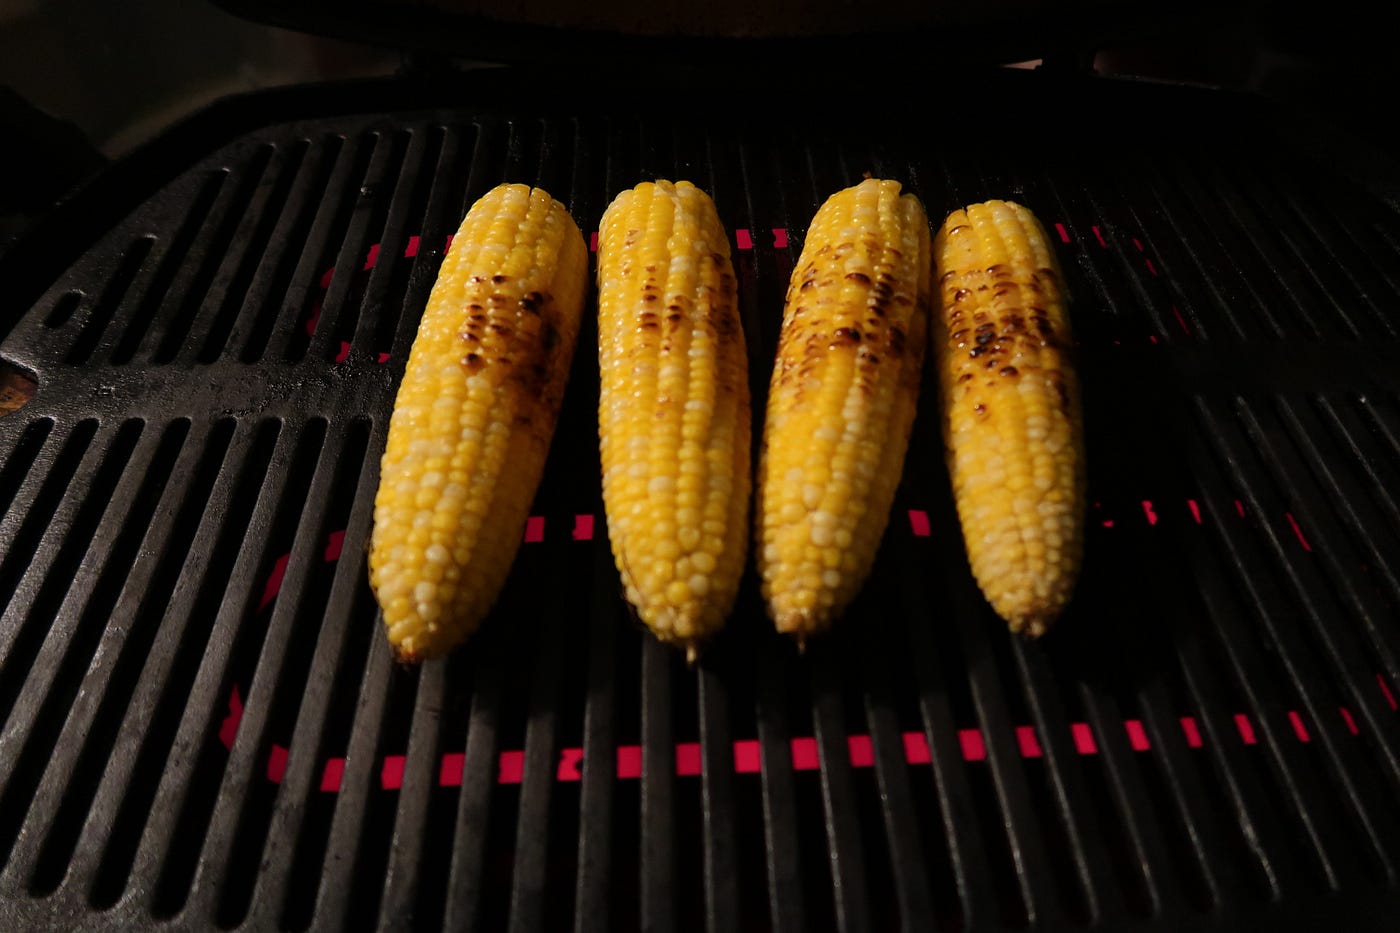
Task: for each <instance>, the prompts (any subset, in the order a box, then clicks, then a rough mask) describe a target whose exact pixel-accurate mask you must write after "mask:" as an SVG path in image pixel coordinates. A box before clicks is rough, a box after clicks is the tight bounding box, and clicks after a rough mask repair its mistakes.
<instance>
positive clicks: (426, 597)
mask: <svg viewBox="0 0 1400 933" xmlns="http://www.w3.org/2000/svg"><path fill="white" fill-rule="evenodd" d="M587 276H588V248H587V246H585V245H584V242H583V236H582V234H580V233H579V229H578V227H577V226H575V224H574V221H573V218H571V217H570V216H569V213H568V211H567V210H565V208H564V206H563V205H562V204H560V203H559V202H557V201H555V200H554V199H553V198H551V197H550V196H549V195H548V194H546V193H545V192H543V191H541V190H539V189H538V188H536V189H533V190H532V189H530V188H529V187H528V186H526V185H501V186H500V187H498V188H495V189H493V190H491V191H489V192H487V193H486V194H485V195H484V196H483V197H482V198H481V200H479V201H477V202H476V204H474V205H473V206H472V208H471V210H470V211H468V213H467V216H466V218H465V219H464V220H463V221H462V226H461V229H460V230H458V231H457V235H456V237H454V238H453V241H452V246H451V248H450V249H449V250H448V252H447V255H446V257H444V259H443V262H442V268H441V270H440V271H439V273H438V278H437V282H436V283H435V284H434V286H433V290H432V293H431V294H430V295H429V297H428V305H427V308H426V310H425V311H424V312H423V319H422V322H421V323H420V324H419V326H418V334H417V336H416V337H415V338H414V341H413V348H412V349H411V350H410V351H409V355H408V366H407V368H406V370H405V371H404V376H403V382H402V383H401V384H400V386H399V390H398V396H397V398H396V399H395V401H394V411H393V415H392V416H391V417H390V419H389V438H388V443H387V445H386V446H385V450H384V457H383V459H382V461H381V463H380V479H379V491H378V493H377V494H376V496H375V500H374V532H373V535H372V536H371V540H370V553H369V567H370V586H371V587H372V588H373V589H374V593H375V596H376V598H377V599H378V600H379V605H380V607H381V608H382V609H383V613H384V624H385V627H386V629H387V631H388V636H389V643H390V644H391V645H392V646H393V648H394V651H395V653H396V654H397V655H398V657H399V658H400V659H401V660H403V661H418V660H422V659H426V658H433V657H438V656H440V655H442V654H444V653H446V652H447V651H450V650H451V649H452V648H453V647H455V646H456V645H458V644H459V643H461V642H462V641H463V640H464V639H465V638H466V637H467V636H468V635H470V634H471V633H472V632H473V631H475V629H476V627H477V626H478V625H479V624H480V622H481V620H482V618H483V617H484V616H485V615H486V613H487V612H488V611H489V610H490V608H491V605H492V604H493V603H494V602H495V601H496V597H497V595H498V594H499V592H500V590H501V587H502V586H503V585H504V583H505V580H506V576H507V574H508V573H509V571H510V565H511V562H512V560H513V559H514V557H515V552H516V549H517V548H518V547H519V546H520V541H521V538H522V536H523V529H524V526H525V520H526V518H527V517H528V512H529V508H530V503H531V500H532V499H533V498H534V494H535V488H536V486H538V484H539V480H540V474H541V472H542V471H543V469H544V461H545V454H546V453H547V451H548V449H549V443H550V439H551V437H552V436H553V433H554V424H555V421H556V419H557V417H558V414H559V405H560V403H561V401H562V398H563V394H564V384H565V381H566V379H567V378H568V370H569V361H570V359H571V358H572V356H573V351H574V343H575V340H576V338H577V336H578V328H579V319H580V317H581V314H582V310H583V295H584V289H585V287H586V284H587Z"/></svg>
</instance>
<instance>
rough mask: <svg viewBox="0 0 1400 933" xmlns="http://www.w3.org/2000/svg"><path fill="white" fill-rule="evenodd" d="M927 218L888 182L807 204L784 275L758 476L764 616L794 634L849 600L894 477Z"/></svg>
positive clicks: (866, 564)
mask: <svg viewBox="0 0 1400 933" xmlns="http://www.w3.org/2000/svg"><path fill="white" fill-rule="evenodd" d="M930 288H931V284H930V260H929V225H928V217H927V216H926V215H925V213H924V208H923V205H922V204H920V203H919V200H918V198H916V197H914V196H913V195H909V194H905V195H901V194H900V184H899V182H896V181H885V180H880V179H867V180H866V181H864V182H862V183H861V184H859V185H856V186H855V187H853V188H847V189H846V190H844V191H840V192H838V193H836V194H834V195H832V196H831V197H830V198H829V199H827V201H826V203H825V204H823V205H822V206H821V209H820V210H818V211H817V215H816V217H815V218H814V219H813V221H812V225H811V229H810V230H808V232H807V238H806V241H805V243H804V244H803V247H802V254H801V256H800V257H799V258H798V260H797V266H796V267H795V268H794V270H793V273H792V279H791V281H790V283H789V285H788V291H787V302H786V306H785V309H784V312H783V325H782V330H781V332H780V335H779V338H778V360H777V363H776V365H775V367H774V370H773V376H772V380H771V383H770V386H769V394H768V414H767V421H766V422H765V424H764V433H763V451H762V455H761V459H760V464H759V476H758V506H757V510H758V519H757V526H758V528H757V535H758V540H759V545H758V547H759V548H760V550H759V554H758V569H759V574H760V576H761V578H762V585H763V595H764V598H765V599H766V600H767V603H768V611H769V614H770V615H771V616H772V617H773V621H774V623H775V624H776V626H777V628H778V630H779V631H781V632H788V633H790V634H792V635H794V636H796V637H797V639H798V642H799V644H803V643H804V641H805V639H806V638H807V636H809V635H812V634H815V633H817V632H820V631H822V630H823V629H825V628H827V627H828V626H830V625H831V623H832V620H833V619H834V618H835V617H836V616H837V615H839V614H840V613H841V612H842V611H843V610H844V609H845V607H846V606H847V604H848V603H850V601H851V600H852V599H853V598H854V597H855V595H856V593H857V592H858V591H859V589H860V587H861V585H862V584H863V583H864V581H865V578H866V576H867V575H868V574H869V572H870V567H871V564H872V563H873V562H874V559H875V552H876V550H877V548H878V547H879V544H880V538H881V536H882V535H883V534H884V531H885V525H886V523H887V522H888V520H889V512H890V506H891V504H892V503H893V501H894V494H895V489H896V487H897V486H898V485H899V479H900V472H901V470H902V468H903V464H904V454H905V451H906V449H907V447H908V443H909V431H910V428H911V426H912V424H913V421H914V412H915V407H916V403H917V401H918V390H919V372H920V367H921V366H922V365H923V359H924V347H925V341H926V340H927V336H926V333H925V332H926V330H927V327H928V306H929V301H930V297H931V296H930Z"/></svg>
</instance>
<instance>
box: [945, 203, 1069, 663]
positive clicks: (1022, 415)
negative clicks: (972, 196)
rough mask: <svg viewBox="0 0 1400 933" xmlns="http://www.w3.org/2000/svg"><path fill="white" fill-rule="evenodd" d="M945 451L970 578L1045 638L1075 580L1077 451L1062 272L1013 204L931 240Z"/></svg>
mask: <svg viewBox="0 0 1400 933" xmlns="http://www.w3.org/2000/svg"><path fill="white" fill-rule="evenodd" d="M933 251H934V258H935V261H936V263H937V275H938V285H939V294H940V297H941V313H940V314H936V315H935V318H936V323H935V325H934V327H933V354H934V356H935V357H936V359H937V366H938V377H939V383H940V388H941V392H942V396H943V399H942V402H943V416H944V417H943V430H944V445H945V448H946V450H947V457H948V472H949V474H950V475H951V476H952V480H953V492H954V497H955V499H956V501H957V508H958V519H959V521H960V522H961V524H962V530H963V539H964V541H965V542H966V545H967V555H968V559H969V561H970V562H971V564H972V572H973V575H974V576H975V577H976V579H977V583H978V585H979V586H980V587H981V588H982V593H983V595H984V596H986V598H987V601H988V602H990V603H991V604H992V607H993V608H994V609H996V611H997V614H998V615H1000V616H1001V617H1002V618H1003V619H1005V620H1006V621H1007V623H1008V624H1009V625H1010V626H1011V629H1012V630H1013V631H1016V632H1026V633H1027V634H1030V635H1033V636H1039V635H1041V634H1043V633H1044V632H1045V631H1046V629H1047V628H1048V627H1049V626H1050V625H1051V624H1052V623H1053V622H1054V620H1055V619H1056V617H1058V616H1059V615H1060V613H1061V612H1062V611H1063V610H1064V607H1065V604H1066V603H1067V602H1068V601H1069V597H1070V593H1071V591H1072V590H1073V588H1074V583H1075V579H1076V577H1077V576H1078V574H1079V564H1080V558H1081V553H1082V550H1083V524H1084V441H1083V428H1082V415H1081V412H1080V401H1079V381H1078V379H1077V378H1076V376H1075V371H1074V367H1073V365H1072V363H1071V360H1070V351H1071V348H1072V346H1073V341H1072V338H1071V335H1070V326H1069V315H1068V313H1067V310H1066V296H1065V292H1064V289H1063V281H1064V279H1063V276H1062V275H1061V273H1060V267H1059V264H1058V262H1057V261H1056V258H1055V254H1054V252H1053V251H1052V250H1051V248H1050V243H1049V239H1048V238H1047V237H1046V235H1045V230H1044V229H1043V228H1042V227H1041V225H1040V222H1039V221H1038V220H1036V218H1035V216H1034V215H1033V214H1032V213H1031V212H1030V211H1029V210H1027V209H1026V208H1024V207H1022V206H1020V205H1019V204H1014V203H1012V202H1010V201H987V202H986V203H984V204H973V205H971V206H969V207H967V208H966V209H964V210H958V211H954V212H953V213H952V214H951V215H949V217H948V219H947V220H946V221H945V222H944V224H943V227H942V229H941V230H939V232H938V235H937V236H936V237H935V239H934V245H933Z"/></svg>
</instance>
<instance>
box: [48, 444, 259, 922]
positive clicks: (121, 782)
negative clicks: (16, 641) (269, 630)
mask: <svg viewBox="0 0 1400 933" xmlns="http://www.w3.org/2000/svg"><path fill="white" fill-rule="evenodd" d="M279 429H280V424H278V423H277V422H274V421H264V422H262V423H260V424H258V425H256V426H255V427H250V428H248V429H245V430H244V431H243V432H242V433H239V432H238V431H237V429H236V428H235V433H234V435H233V439H232V440H231V441H230V446H229V450H228V453H227V454H226V455H225V458H224V460H223V462H222V464H220V463H218V462H215V461H212V460H211V461H209V464H208V468H209V469H211V470H213V471H216V472H215V473H214V475H213V476H210V475H209V474H205V475H204V478H203V479H202V481H201V483H200V484H199V485H197V486H196V487H195V488H196V489H198V488H200V487H202V485H203V482H209V483H212V491H211V492H210V494H209V497H208V500H207V501H208V508H207V509H206V510H205V511H204V512H203V513H202V514H197V513H195V512H194V509H195V508H197V507H198V506H200V505H203V504H204V503H203V502H201V501H200V500H199V498H198V496H197V495H195V494H191V495H190V496H189V498H187V499H186V502H187V503H188V504H187V505H186V506H185V509H184V510H182V513H183V514H182V516H181V519H180V525H181V527H182V533H183V534H191V535H192V536H193V537H192V539H193V540H194V541H198V542H200V543H201V544H202V545H203V546H202V547H197V548H193V549H191V550H190V551H189V552H188V553H187V554H180V552H179V551H178V550H172V551H171V552H170V554H171V558H172V561H171V562H172V563H175V562H176V561H181V562H182V565H177V566H176V567H169V565H167V568H164V572H163V573H162V574H160V576H159V577H158V579H159V580H160V584H159V587H158V589H157V591H156V592H155V593H153V594H152V597H153V602H152V603H151V607H152V612H156V611H160V610H162V609H163V614H162V621H161V631H160V632H158V633H157V635H156V639H155V642H154V645H153V648H152V652H151V654H150V655H149V656H148V658H147V659H146V662H145V665H144V667H143V669H142V672H141V675H140V676H139V677H138V679H137V687H136V692H135V693H134V694H133V696H132V699H131V702H130V704H129V705H128V707H127V710H126V714H125V716H124V718H123V720H122V724H121V728H120V731H119V732H118V735H117V744H118V745H120V746H122V747H124V748H135V749H138V751H137V753H136V754H134V755H124V756H119V757H116V758H113V759H112V760H111V761H110V762H109V763H108V767H107V770H106V772H105V773H104V774H103V778H102V783H101V785H100V786H99V787H98V789H97V794H96V797H95V798H94V805H93V808H92V809H91V810H90V811H89V818H88V822H87V824H86V825H85V826H84V828H83V835H82V836H81V837H80V840H79V844H78V846H77V849H76V852H75V855H74V861H73V864H72V865H71V866H70V868H69V875H70V877H74V878H76V879H78V880H80V881H82V882H85V883H87V884H90V885H91V887H90V888H88V891H89V898H90V903H91V904H92V905H93V906H94V907H95V908H98V909H107V908H110V907H112V906H114V905H115V904H116V903H117V901H118V899H119V898H120V896H121V895H122V892H123V890H124V889H125V888H126V885H127V880H128V878H129V877H130V873H131V871H132V869H133V863H134V859H135V858H136V855H137V849H138V842H139V841H140V839H141V836H142V832H143V828H144V827H145V825H146V821H147V818H148V816H149V815H150V814H151V812H152V809H153V805H154V799H155V797H156V793H157V788H158V785H159V782H160V780H161V776H162V774H163V772H164V770H165V766H166V764H167V762H168V761H169V759H170V752H171V749H172V745H173V743H174V740H175V730H176V727H177V725H178V723H179V720H180V716H181V713H182V711H183V710H184V705H185V699H186V697H187V695H188V692H189V690H190V684H191V682H192V681H193V679H194V675H195V672H196V670H197V668H198V666H199V658H200V657H201V656H202V655H203V654H204V650H205V646H206V644H207V639H208V638H209V637H210V636H211V635H212V632H211V631H210V630H209V629H208V628H207V627H206V625H205V622H204V620H207V619H209V618H210V617H211V615H212V613H213V612H214V611H215V610H216V609H217V607H218V600H219V599H220V598H221V595H222V592H223V587H224V584H226V583H227V579H226V577H224V576H223V575H222V574H219V573H217V572H215V571H213V569H212V568H222V567H227V566H229V565H230V564H231V563H232V562H233V557H234V555H236V554H237V551H238V548H239V547H240V546H241V545H242V541H243V535H244V532H245V531H246V529H247V520H248V516H249V514H250V513H251V511H252V507H253V503H254V502H255V500H256V496H257V492H258V489H259V488H260V487H261V485H262V483H263V480H264V478H265V477H266V474H267V471H268V469H269V467H270V465H271V461H272V455H273V446H274V443H275V441H276V439H277V436H278V433H279ZM221 466H222V469H221V468H220V467H221ZM225 516H229V517H230V518H231V520H225V518H224V517H225ZM192 524H193V525H195V527H194V528H193V529H190V525H192ZM177 540H180V539H177ZM186 540H188V539H186ZM170 570H178V573H179V576H178V577H175V578H172V575H170ZM180 581H188V585H186V586H184V587H179V588H177V584H178V582H180ZM155 598H159V601H158V602H156V601H154V599H155ZM196 619H198V620H201V621H200V623H199V624H197V625H191V624H190V623H191V621H192V620H196ZM176 761H179V762H185V763H187V762H188V757H187V756H182V757H181V758H177V759H176ZM139 877H142V878H143V879H149V878H150V877H151V875H150V874H146V875H141V876H139Z"/></svg>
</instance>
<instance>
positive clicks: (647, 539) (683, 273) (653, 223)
mask: <svg viewBox="0 0 1400 933" xmlns="http://www.w3.org/2000/svg"><path fill="white" fill-rule="evenodd" d="M736 292H737V288H736V283H735V279H734V270H733V267H732V265H731V264H730V261H729V240H728V238H727V237H726V236H725V232H724V228H723V226H721V224H720V220H719V217H718V215H717V214H716V213H715V206H714V203H713V202H712V201H711V200H710V198H709V196H708V195H706V194H705V193H704V192H703V191H701V190H700V189H698V188H696V187H695V186H694V185H692V184H691V183H690V182H686V181H681V182H677V183H675V184H674V185H673V184H671V183H670V182H668V181H657V182H655V183H651V182H646V183H643V184H640V185H638V186H637V187H636V188H634V189H632V190H630V191H624V192H622V193H621V194H619V195H618V196H617V198H616V199H615V200H614V201H613V202H612V204H611V205H610V206H609V207H608V209H607V212H606V213H605V214H604V215H603V222H602V228H601V230H600V231H599V236H598V363H599V368H600V371H601V377H602V378H601V394H600V398H599V406H598V429H599V442H600V445H601V452H602V461H603V501H604V505H605V506H606V509H607V519H608V535H609V537H610V538H611V540H612V549H613V556H614V558H615V559H616V562H617V568H618V571H619V572H620V573H621V575H622V581H623V585H624V587H625V589H626V594H627V599H628V601H629V602H630V603H631V604H632V605H633V606H634V607H635V608H636V610H637V614H638V615H639V616H640V617H641V619H642V621H643V622H645V623H646V624H647V626H648V627H649V628H650V629H651V630H652V631H653V632H654V633H655V634H656V636H657V637H658V638H660V639H661V640H662V641H666V642H672V643H676V644H678V645H680V646H682V647H684V648H685V649H686V654H687V657H688V659H690V660H693V659H694V657H695V654H696V651H697V649H698V647H699V645H700V644H701V643H703V642H704V640H705V639H706V638H708V637H709V636H711V635H713V634H714V633H715V632H716V631H718V630H719V629H720V627H721V626H723V624H724V620H725V618H726V616H728V614H729V611H730V609H732V608H733V605H734V599H735V596H736V594H737V592H738V588H739V577H740V575H741V573H742V571H743V566H744V560H745V554H746V549H747V548H746V546H747V539H748V509H749V491H750V486H751V483H750V478H749V470H750V462H749V454H750V447H751V443H750V437H749V430H750V419H751V415H750V412H749V385H748V366H747V363H746V359H747V356H746V352H745V347H744V332H743V329H742V326H741V324H740V321H739V310H738V303H737V299H736Z"/></svg>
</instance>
